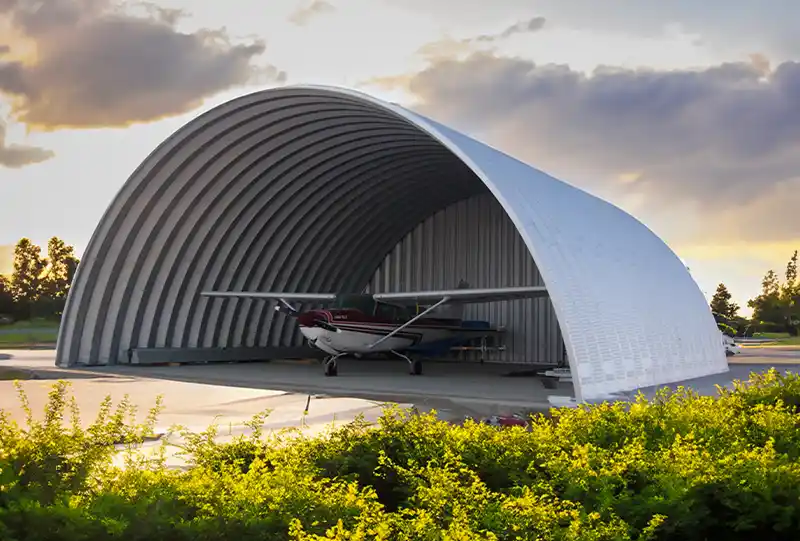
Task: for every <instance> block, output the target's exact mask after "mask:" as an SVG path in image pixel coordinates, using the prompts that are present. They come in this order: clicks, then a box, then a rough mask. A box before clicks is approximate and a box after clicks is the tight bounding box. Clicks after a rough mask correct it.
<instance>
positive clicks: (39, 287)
mask: <svg viewBox="0 0 800 541" xmlns="http://www.w3.org/2000/svg"><path fill="white" fill-rule="evenodd" d="M78 263H79V261H78V258H77V257H75V254H74V248H73V247H72V246H69V245H67V244H66V243H65V242H64V241H63V240H61V239H59V238H58V237H52V238H51V239H50V240H49V241H48V243H47V257H44V256H43V255H42V249H41V247H40V246H37V245H36V244H34V243H33V242H31V240H30V239H28V238H23V239H20V240H19V242H17V245H16V246H15V248H14V271H13V273H12V274H11V276H9V277H6V276H0V315H13V316H14V317H15V318H16V319H24V320H27V319H30V318H33V317H39V318H52V317H58V316H60V315H61V312H62V310H63V309H64V304H65V302H66V298H67V293H68V292H69V288H70V286H71V284H72V279H73V278H74V276H75V272H76V270H77V268H78Z"/></svg>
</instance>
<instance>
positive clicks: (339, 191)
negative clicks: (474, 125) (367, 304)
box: [57, 86, 727, 399]
mask: <svg viewBox="0 0 800 541" xmlns="http://www.w3.org/2000/svg"><path fill="white" fill-rule="evenodd" d="M487 189H488V190H489V191H490V192H491V193H492V194H493V195H494V197H495V198H496V199H497V200H498V201H499V202H500V203H501V205H502V206H503V208H504V209H505V211H506V212H507V213H508V216H509V218H510V220H511V222H512V223H513V224H514V225H515V226H516V228H517V229H518V231H519V233H520V236H521V238H522V239H523V240H524V243H525V245H526V247H527V249H528V250H529V252H530V253H531V255H532V256H533V259H534V260H535V261H536V263H537V265H538V267H539V270H540V272H541V275H542V277H543V279H544V281H545V283H546V285H547V287H548V289H549V290H550V292H551V299H552V302H553V306H554V309H555V312H556V314H557V316H558V319H559V322H560V324H561V328H562V332H563V335H564V342H565V345H566V349H567V352H568V354H569V357H570V365H571V367H572V369H573V377H574V380H575V382H576V383H575V385H576V394H577V395H578V398H579V399H580V398H581V397H582V396H583V397H589V396H592V397H594V396H598V395H602V394H603V393H606V392H612V391H617V390H625V389H630V388H633V387H638V386H643V385H654V384H659V383H667V382H671V381H676V380H680V379H686V378H688V377H695V376H701V375H706V374H710V373H716V372H721V371H724V370H727V361H726V359H725V356H724V352H723V350H722V347H721V344H720V343H719V333H718V331H717V329H716V325H715V324H714V321H713V318H712V317H711V314H710V312H709V310H708V308H707V306H706V304H705V299H704V297H703V296H702V293H701V292H700V291H699V289H698V288H697V286H696V284H695V282H694V281H693V280H692V279H691V277H690V276H689V275H688V273H687V272H686V269H685V268H684V266H683V265H682V264H681V263H680V261H679V260H678V258H677V257H675V255H674V254H673V253H672V252H671V251H670V250H669V249H668V248H667V247H666V245H665V244H664V243H663V242H661V241H660V240H659V239H658V238H657V237H656V236H655V235H653V234H652V233H651V232H650V231H649V230H648V229H647V228H645V227H644V226H643V225H642V224H641V223H639V222H638V221H636V220H635V219H633V218H632V217H630V216H629V215H627V214H626V213H624V212H622V211H621V210H619V209H617V208H616V207H614V206H612V205H610V204H608V203H606V202H605V201H602V200H600V199H597V198H595V197H592V196H590V195H588V194H586V193H585V192H582V191H580V190H578V189H576V188H574V187H572V186H569V185H567V184H565V183H562V182H560V181H558V180H556V179H553V178H552V177H550V176H548V175H545V174H544V173H542V172H540V171H537V170H535V169H533V168H531V167H529V166H527V165H526V164H523V163H521V162H519V161H517V160H514V159H513V158H511V157H509V156H507V155H505V154H502V153H501V152H499V151H497V150H495V149H492V148H490V147H488V146H486V145H484V144H482V143H480V142H478V141H475V140H473V139H470V138H468V137H466V136H464V135H463V134H460V133H458V132H455V131H454V130H451V129H449V128H447V127H445V126H442V125H440V124H438V123H435V122H433V121H431V120H429V119H426V118H423V117H420V116H419V115H416V114H414V113H412V112H410V111H407V110H405V109H403V108H401V107H399V106H396V105H392V104H389V103H385V102H381V101H379V100H376V99H375V98H372V97H370V96H367V95H364V94H360V93H357V92H354V91H350V90H345V89H337V88H329V87H318V86H297V87H283V88H277V89H271V90H266V91H262V92H257V93H253V94H249V95H246V96H243V97H241V98H238V99H234V100H232V101H230V102H227V103H225V104H223V105H221V106H219V107H216V108H214V109H212V110H211V111H209V112H207V113H205V114H203V115H201V116H199V117H198V118H196V119H194V120H193V121H191V122H189V123H188V124H187V125H186V126H184V127H183V128H181V129H180V130H178V131H177V132H176V133H175V134H174V135H173V136H172V137H170V138H169V139H167V140H166V141H165V142H164V143H162V144H161V145H160V146H159V147H158V148H157V149H156V150H155V151H154V152H153V153H152V154H151V155H150V156H148V158H147V159H146V160H145V161H144V162H143V163H142V165H141V166H140V167H139V168H138V169H137V170H136V171H135V172H134V173H133V175H131V177H130V178H129V179H128V181H127V182H126V183H125V185H124V186H123V188H122V189H121V190H120V192H119V194H118V195H117V197H116V198H115V200H114V201H113V202H112V204H111V205H110V207H109V209H108V210H107V212H106V213H105V215H104V216H103V218H102V220H101V222H100V223H99V224H98V227H97V230H96V231H95V234H94V235H93V237H92V239H91V241H90V243H89V245H88V247H87V249H86V252H85V254H84V257H83V260H82V262H81V265H80V268H79V269H78V273H77V275H76V277H75V282H74V284H73V287H72V290H71V294H70V298H69V301H68V304H67V307H66V310H65V313H64V318H63V323H62V327H61V331H60V336H59V345H58V352H57V363H58V364H59V365H62V366H64V365H74V364H90V365H91V364H105V363H109V362H116V361H118V360H119V359H121V358H123V357H124V355H125V352H126V351H127V350H128V349H129V348H131V347H160V346H171V347H221V346H236V345H266V344H270V345H278V344H287V345H288V344H289V343H291V342H292V341H293V340H294V337H295V333H294V328H293V326H292V325H287V324H286V323H285V318H282V317H275V313H274V312H273V311H272V310H264V309H263V307H264V304H263V302H261V301H252V300H209V299H207V298H204V297H200V296H199V295H198V293H199V292H200V291H201V290H208V289H216V290H225V289H247V290H265V289H269V290H273V291H277V290H285V291H321V292H326V291H334V290H338V291H357V290H359V289H361V288H363V287H364V286H365V285H366V284H367V283H368V282H369V281H370V279H371V278H372V276H373V274H374V272H375V270H376V269H378V267H379V266H380V265H381V263H382V261H383V260H384V258H385V256H386V255H387V254H388V253H389V252H391V251H392V249H393V248H394V247H395V246H396V245H397V244H398V242H400V241H401V240H402V239H403V238H404V237H405V236H406V235H407V234H408V233H410V232H411V231H412V230H413V229H414V228H415V227H416V226H417V224H419V223H421V222H423V221H424V220H425V219H426V218H428V217H429V216H431V215H433V214H435V213H436V212H437V211H439V210H441V209H443V208H446V207H448V206H449V205H452V204H453V203H455V202H457V201H460V200H463V199H467V198H470V197H472V196H474V195H477V194H479V193H482V192H485V191H486V190H487Z"/></svg>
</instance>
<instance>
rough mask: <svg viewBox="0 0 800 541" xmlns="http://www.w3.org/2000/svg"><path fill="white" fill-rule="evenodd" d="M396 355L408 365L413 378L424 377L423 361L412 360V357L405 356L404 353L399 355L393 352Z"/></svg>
mask: <svg viewBox="0 0 800 541" xmlns="http://www.w3.org/2000/svg"><path fill="white" fill-rule="evenodd" d="M392 353H394V354H395V355H397V356H398V357H400V358H401V359H403V360H404V361H406V362H407V363H408V367H409V373H410V374H411V375H412V376H421V375H422V361H420V360H417V359H414V360H412V359H411V358H410V357H408V356H406V355H403V354H402V353H398V352H397V351H392Z"/></svg>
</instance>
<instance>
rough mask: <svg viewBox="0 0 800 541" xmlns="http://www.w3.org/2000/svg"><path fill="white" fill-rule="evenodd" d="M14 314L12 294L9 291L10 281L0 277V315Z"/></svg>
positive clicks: (10, 290)
mask: <svg viewBox="0 0 800 541" xmlns="http://www.w3.org/2000/svg"><path fill="white" fill-rule="evenodd" d="M15 313H16V306H15V304H14V292H13V291H12V289H11V280H9V279H8V278H7V277H6V276H3V275H0V315H11V314H15Z"/></svg>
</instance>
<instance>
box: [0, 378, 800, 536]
mask: <svg viewBox="0 0 800 541" xmlns="http://www.w3.org/2000/svg"><path fill="white" fill-rule="evenodd" d="M20 396H21V399H22V400H23V405H24V404H26V402H25V396H24V394H22V393H21V395H20ZM798 405H800V378H798V376H797V375H794V374H789V375H786V376H783V375H780V374H778V373H777V372H776V371H770V372H768V373H767V374H765V375H753V376H752V377H751V381H749V382H747V383H746V384H745V383H739V384H737V385H736V386H735V388H734V389H733V390H720V393H719V394H718V396H716V397H702V396H697V395H695V394H693V393H692V392H690V391H688V390H686V389H680V390H678V391H676V392H667V391H663V392H661V393H659V394H658V395H657V396H656V397H655V398H654V399H653V400H645V399H644V398H641V397H640V398H638V399H637V400H636V401H635V402H633V403H631V404H627V403H614V404H602V405H597V406H592V407H582V408H578V409H574V410H555V411H553V412H552V415H550V416H537V417H534V418H532V419H531V427H530V429H529V430H525V429H523V428H519V427H514V428H504V429H498V428H494V427H491V426H488V425H484V424H478V423H475V422H467V423H465V424H464V425H463V426H453V425H450V424H447V423H444V422H442V421H438V420H436V418H435V416H434V415H432V414H430V415H414V414H412V413H411V412H410V411H403V410H399V409H396V408H390V409H387V410H386V411H385V412H384V415H383V416H382V418H381V419H380V422H379V424H378V426H377V427H370V426H368V425H367V424H366V423H364V422H363V421H357V422H354V423H351V424H349V425H347V426H345V427H342V428H340V429H337V430H335V431H333V432H331V433H330V434H329V435H327V436H324V437H315V438H309V437H302V436H299V437H298V436H296V435H295V436H292V437H286V438H266V439H265V438H262V435H261V434H260V430H259V427H260V425H261V424H262V423H263V416H257V417H255V418H254V419H253V420H252V421H251V428H253V429H254V432H253V434H252V435H251V436H249V437H239V438H237V439H236V440H234V441H233V442H231V443H225V444H219V443H216V442H215V435H216V431H215V429H214V427H212V428H211V429H209V431H207V432H204V433H201V434H184V436H185V440H186V444H185V446H186V452H187V453H189V457H190V464H189V467H188V468H187V469H186V470H184V471H180V470H171V469H168V468H167V467H166V466H165V465H164V463H163V462H162V461H159V460H155V461H148V460H145V459H143V458H136V455H134V454H131V455H130V457H129V459H128V467H127V468H119V467H114V466H112V463H111V458H112V455H113V454H114V452H115V450H114V448H113V447H112V444H114V443H120V442H122V443H128V444H129V445H135V444H136V443H137V442H140V441H142V440H143V439H144V438H146V437H148V436H149V435H150V433H151V432H152V430H153V426H154V423H155V420H156V417H157V415H158V413H159V410H160V404H156V407H155V408H154V409H153V410H152V411H151V412H150V415H149V416H148V418H147V420H146V421H145V423H143V424H140V425H137V424H135V423H133V421H132V419H133V417H132V415H133V413H134V410H133V408H131V406H130V405H129V404H128V403H127V402H126V401H123V402H122V403H121V404H120V405H119V406H118V408H117V410H116V412H113V413H112V407H111V406H112V405H111V401H110V400H107V401H106V402H104V403H103V407H102V408H101V413H100V415H99V417H98V419H97V420H96V421H95V422H94V423H93V424H92V425H91V426H90V428H88V429H86V430H83V429H81V428H80V427H79V426H78V424H77V423H78V420H77V408H76V407H75V405H74V401H71V400H69V397H68V386H67V384H66V383H64V382H59V383H57V384H56V385H55V386H54V387H53V391H52V393H51V397H50V403H49V404H48V405H47V408H46V415H45V418H44V420H43V421H41V422H37V421H35V420H33V418H32V417H29V419H28V420H27V423H26V425H25V426H20V425H17V424H16V423H13V422H12V421H11V420H10V419H9V417H8V416H7V415H5V414H2V417H0V421H2V424H0V539H3V540H6V539H7V540H9V541H14V540H18V541H22V540H64V541H76V540H96V539H125V540H133V539H137V540H138V539H142V540H145V539H147V540H155V539H169V540H178V541H180V540H184V539H185V540H189V539H193V540H216V539H233V540H236V541H247V540H251V539H252V540H256V539H258V540H264V539H267V540H271V539H303V540H318V539H426V540H427V539H430V540H434V539H436V540H438V539H497V540H516V539H531V540H533V539H558V540H584V539H586V540H626V539H653V540H662V539H681V540H690V541H691V540H705V539H727V540H737V539H742V540H745V539H746V540H751V539H764V540H766V539H770V540H772V539H800V427H799V426H798V421H799V420H800V414H799V413H798ZM65 412H66V413H70V414H71V415H72V416H73V417H75V418H76V419H75V421H74V423H73V426H71V427H69V426H67V427H66V428H65V427H64V426H63V424H62V418H63V415H64V413H65Z"/></svg>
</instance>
